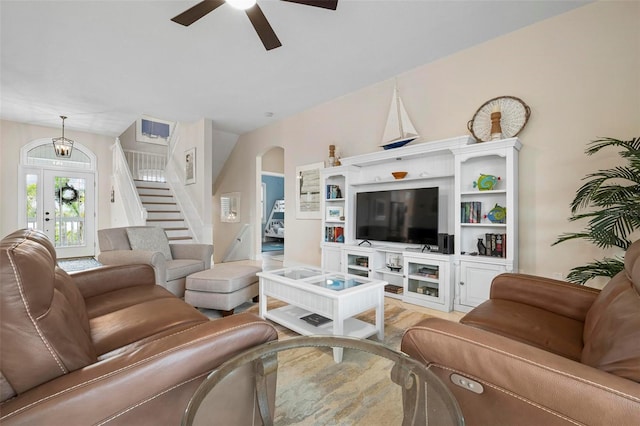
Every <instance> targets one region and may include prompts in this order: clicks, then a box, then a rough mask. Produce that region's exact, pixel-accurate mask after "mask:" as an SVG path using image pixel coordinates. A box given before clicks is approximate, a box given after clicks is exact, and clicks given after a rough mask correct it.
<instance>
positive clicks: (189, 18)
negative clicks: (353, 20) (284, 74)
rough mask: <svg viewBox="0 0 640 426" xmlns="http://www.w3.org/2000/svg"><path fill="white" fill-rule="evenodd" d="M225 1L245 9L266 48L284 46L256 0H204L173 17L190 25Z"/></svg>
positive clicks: (311, 2)
mask: <svg viewBox="0 0 640 426" xmlns="http://www.w3.org/2000/svg"><path fill="white" fill-rule="evenodd" d="M282 1H288V2H291V3H298V4H304V5H306V6H315V7H322V8H324V9H331V10H336V8H337V7H338V0H282ZM225 2H228V3H230V4H231V5H232V6H234V7H236V8H238V9H244V11H245V12H246V14H247V16H248V17H249V20H250V21H251V24H252V25H253V28H255V30H256V32H257V33H258V36H259V37H260V40H262V44H264V47H265V49H267V50H271V49H275V48H277V47H280V46H282V43H280V40H278V36H276V33H275V32H274V31H273V28H271V25H270V24H269V21H267V18H266V17H265V16H264V13H262V9H260V6H258V4H257V3H256V1H255V0H204V1H201V2H200V3H198V4H196V5H195V6H193V7H191V8H190V9H187V10H185V11H184V12H182V13H181V14H179V15H178V16H175V17H174V18H171V20H172V21H173V22H176V23H178V24H180V25H184V26H185V27H188V26H189V25H191V24H193V23H194V22H196V21H197V20H198V19H200V18H202V17H204V16H205V15H207V14H209V13H210V12H213V11H214V10H215V9H217V8H218V7H220V6H222V5H223V4H224V3H225Z"/></svg>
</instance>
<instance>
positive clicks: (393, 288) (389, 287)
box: [384, 284, 403, 294]
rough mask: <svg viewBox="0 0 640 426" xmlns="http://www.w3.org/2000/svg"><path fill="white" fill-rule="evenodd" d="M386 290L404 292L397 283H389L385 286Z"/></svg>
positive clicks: (388, 291)
mask: <svg viewBox="0 0 640 426" xmlns="http://www.w3.org/2000/svg"><path fill="white" fill-rule="evenodd" d="M384 291H386V292H387V293H393V294H402V292H403V288H402V287H400V286H397V285H393V284H387V285H385V286H384Z"/></svg>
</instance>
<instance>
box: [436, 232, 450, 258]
mask: <svg viewBox="0 0 640 426" xmlns="http://www.w3.org/2000/svg"><path fill="white" fill-rule="evenodd" d="M438 249H439V250H438V251H439V252H440V253H442V254H453V235H448V234H438Z"/></svg>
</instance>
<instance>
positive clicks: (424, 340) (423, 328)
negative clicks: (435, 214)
mask: <svg viewBox="0 0 640 426" xmlns="http://www.w3.org/2000/svg"><path fill="white" fill-rule="evenodd" d="M639 258H640V241H637V242H635V243H634V244H633V245H632V246H631V247H630V248H629V250H627V253H626V255H625V270H624V271H622V272H620V273H619V274H618V275H616V276H615V277H614V278H612V279H611V280H610V282H609V283H608V284H607V285H606V286H605V288H604V289H603V290H602V291H599V290H596V289H593V288H588V287H584V286H579V285H575V284H571V283H567V282H563V281H559V280H553V279H547V278H541V277H535V276H531V275H523V274H503V275H500V276H498V277H496V278H495V279H494V281H493V283H492V285H491V296H490V299H489V300H488V301H486V302H484V303H483V304H481V305H480V306H478V307H476V308H475V309H473V310H472V311H471V312H469V313H468V314H467V315H465V316H464V317H463V318H462V319H461V320H460V323H456V322H451V321H446V320H441V319H436V318H429V319H426V320H423V321H421V322H420V323H418V324H416V325H415V326H413V327H410V328H409V329H408V330H407V331H406V332H405V334H404V336H403V339H402V345H401V349H402V351H404V352H406V353H407V354H409V355H410V356H412V357H413V358H416V359H418V360H420V361H422V362H423V363H425V364H426V365H427V366H428V367H429V369H430V370H431V371H433V372H434V373H436V374H437V375H438V376H439V377H440V378H441V379H442V380H443V381H444V382H445V383H446V384H447V385H448V387H449V388H450V390H451V391H452V392H453V394H454V395H455V397H456V398H457V400H458V402H459V404H460V407H461V409H462V411H463V414H464V417H465V421H466V424H468V425H516V424H517V425H545V426H546V425H566V424H574V425H575V424H586V425H640V259H639Z"/></svg>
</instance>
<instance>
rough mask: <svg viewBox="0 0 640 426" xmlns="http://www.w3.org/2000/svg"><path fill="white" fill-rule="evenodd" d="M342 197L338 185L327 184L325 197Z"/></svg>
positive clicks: (331, 198) (329, 198) (328, 198)
mask: <svg viewBox="0 0 640 426" xmlns="http://www.w3.org/2000/svg"><path fill="white" fill-rule="evenodd" d="M336 198H342V191H341V190H340V187H339V186H338V185H327V192H326V199H327V200H333V199H336Z"/></svg>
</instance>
